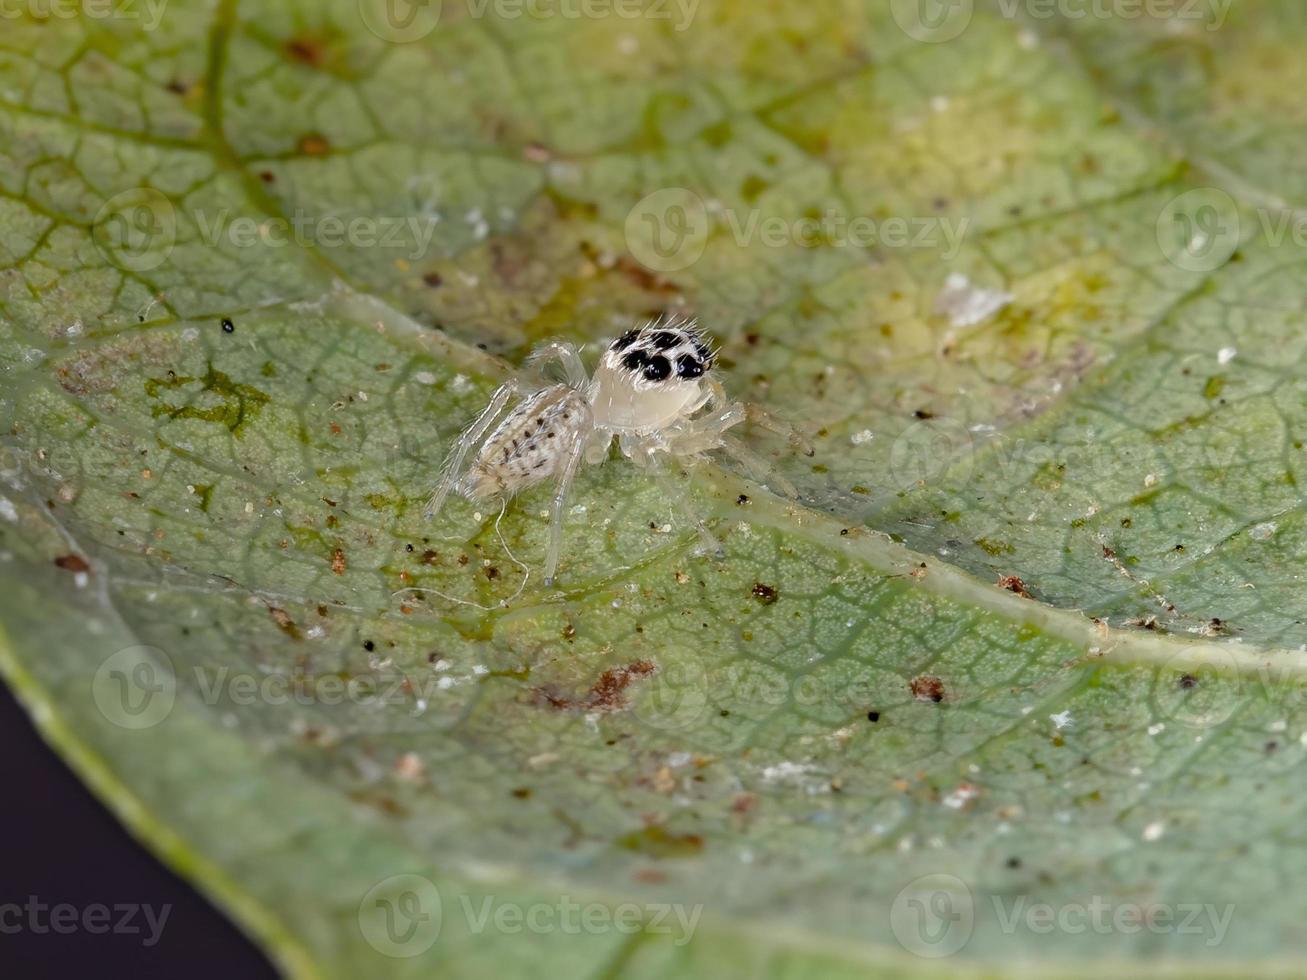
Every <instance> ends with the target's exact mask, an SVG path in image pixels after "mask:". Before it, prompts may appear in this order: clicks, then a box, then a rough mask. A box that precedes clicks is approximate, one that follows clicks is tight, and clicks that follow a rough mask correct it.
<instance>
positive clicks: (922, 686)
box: [908, 674, 944, 704]
mask: <svg viewBox="0 0 1307 980" xmlns="http://www.w3.org/2000/svg"><path fill="white" fill-rule="evenodd" d="M908 687H910V688H911V689H912V696H913V697H914V698H916V699H917V700H918V701H932V702H934V703H935V704H939V702H941V701H943V700H944V682H943V681H942V680H940V679H939V678H938V677H935V676H934V675H932V674H922V675H921V676H919V677H914V678H912V680H911V681H910V682H909V684H908Z"/></svg>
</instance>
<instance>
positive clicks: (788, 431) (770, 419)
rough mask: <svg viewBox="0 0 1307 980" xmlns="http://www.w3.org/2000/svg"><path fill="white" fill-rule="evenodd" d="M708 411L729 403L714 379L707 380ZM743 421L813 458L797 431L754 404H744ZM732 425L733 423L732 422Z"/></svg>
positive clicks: (801, 435)
mask: <svg viewBox="0 0 1307 980" xmlns="http://www.w3.org/2000/svg"><path fill="white" fill-rule="evenodd" d="M706 404H707V405H708V407H709V408H710V409H713V410H716V409H717V407H718V406H721V405H727V406H729V405H730V403H729V401H728V399H727V397H726V389H725V388H723V387H722V383H721V382H720V381H718V380H716V379H715V378H713V379H709V382H708V400H707V402H706ZM742 407H743V409H744V419H745V420H746V421H748V422H749V424H750V425H756V426H757V427H758V428H760V429H765V430H766V431H767V432H771V433H773V434H775V435H778V436H784V437H785V438H786V439H788V440H789V442H790V445H791V446H793V447H794V448H795V449H797V450H798V451H799V452H801V453H803V455H805V456H815V455H816V453H817V451H816V450H815V449H814V448H813V446H812V443H811V442H809V441H808V439H807V437H806V436H805V435H804V434H803V433H802V432H800V431H799V430H798V428H797V427H796V426H795V425H794V424H793V423H791V422H788V421H786V420H785V419H783V418H781V417H780V416H778V415H775V414H773V413H772V412H770V411H768V410H767V409H765V408H763V407H762V406H761V405H759V404H757V403H756V402H746V403H745V404H744V405H743V406H742ZM731 424H732V425H734V424H735V423H734V422H732V423H731Z"/></svg>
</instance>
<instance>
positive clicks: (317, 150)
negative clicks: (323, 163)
mask: <svg viewBox="0 0 1307 980" xmlns="http://www.w3.org/2000/svg"><path fill="white" fill-rule="evenodd" d="M330 151H331V143H330V142H328V141H327V137H325V136H322V135H320V134H318V133H308V134H306V135H304V136H301V137H300V152H301V153H303V154H304V155H305V156H306V157H321V156H326V155H327V153H329V152H330Z"/></svg>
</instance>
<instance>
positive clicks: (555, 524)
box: [545, 429, 590, 586]
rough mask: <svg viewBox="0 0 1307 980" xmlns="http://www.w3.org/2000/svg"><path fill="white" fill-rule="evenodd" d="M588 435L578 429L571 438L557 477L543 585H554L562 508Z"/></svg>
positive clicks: (560, 537)
mask: <svg viewBox="0 0 1307 980" xmlns="http://www.w3.org/2000/svg"><path fill="white" fill-rule="evenodd" d="M589 435H590V433H589V431H588V430H587V429H578V430H577V431H576V433H575V434H574V435H573V436H572V442H571V445H569V446H568V447H567V461H566V462H565V463H564V464H563V470H562V472H561V473H559V475H558V486H557V487H556V488H555V490H554V501H553V506H552V507H551V508H550V514H549V550H548V552H546V554H545V585H547V586H552V585H553V584H554V575H555V574H556V573H557V572H558V556H559V553H560V552H561V551H562V547H563V508H564V507H565V506H566V505H567V495H568V492H569V491H570V490H571V489H572V481H573V480H575V479H576V471H577V470H578V469H579V468H580V466H581V457H582V455H583V454H584V451H585V446H586V442H587V441H588V437H589Z"/></svg>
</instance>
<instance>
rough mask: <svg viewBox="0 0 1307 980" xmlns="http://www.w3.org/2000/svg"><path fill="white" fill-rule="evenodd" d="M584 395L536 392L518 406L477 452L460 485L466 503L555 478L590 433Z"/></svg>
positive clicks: (558, 389) (561, 388) (557, 388)
mask: <svg viewBox="0 0 1307 980" xmlns="http://www.w3.org/2000/svg"><path fill="white" fill-rule="evenodd" d="M590 427H591V414H590V406H589V405H588V404H586V400H585V395H584V394H583V393H582V392H579V391H576V390H575V389H573V388H568V387H567V386H566V385H554V386H552V387H549V388H545V389H544V390H542V391H538V392H536V393H535V394H534V395H532V396H531V397H530V398H527V399H526V400H525V401H524V402H522V404H520V405H518V406H517V407H516V408H515V409H513V411H512V412H510V413H509V414H508V416H507V417H506V418H505V419H504V421H502V422H500V423H499V426H498V428H496V429H495V431H494V432H492V433H491V434H490V437H489V438H488V439H487V440H486V441H485V444H484V445H483V446H482V447H481V451H480V452H479V453H478V454H477V457H476V460H475V461H474V462H473V463H472V466H471V468H469V469H468V471H467V474H466V475H465V476H464V477H463V479H462V480H461V481H460V482H459V485H458V491H459V493H461V494H463V496H465V497H467V498H468V499H469V500H484V499H486V498H488V497H497V496H505V497H511V496H512V495H513V494H515V493H517V492H519V491H521V490H524V489H526V488H527V487H529V486H532V485H533V484H536V483H540V482H541V481H542V480H548V479H550V478H551V477H553V476H555V475H557V473H558V472H559V469H560V468H561V467H562V465H563V464H564V462H565V461H566V459H567V454H568V450H569V449H570V448H571V447H572V446H573V445H574V444H575V441H576V439H577V438H579V437H582V435H583V433H587V432H589V430H590Z"/></svg>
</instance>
